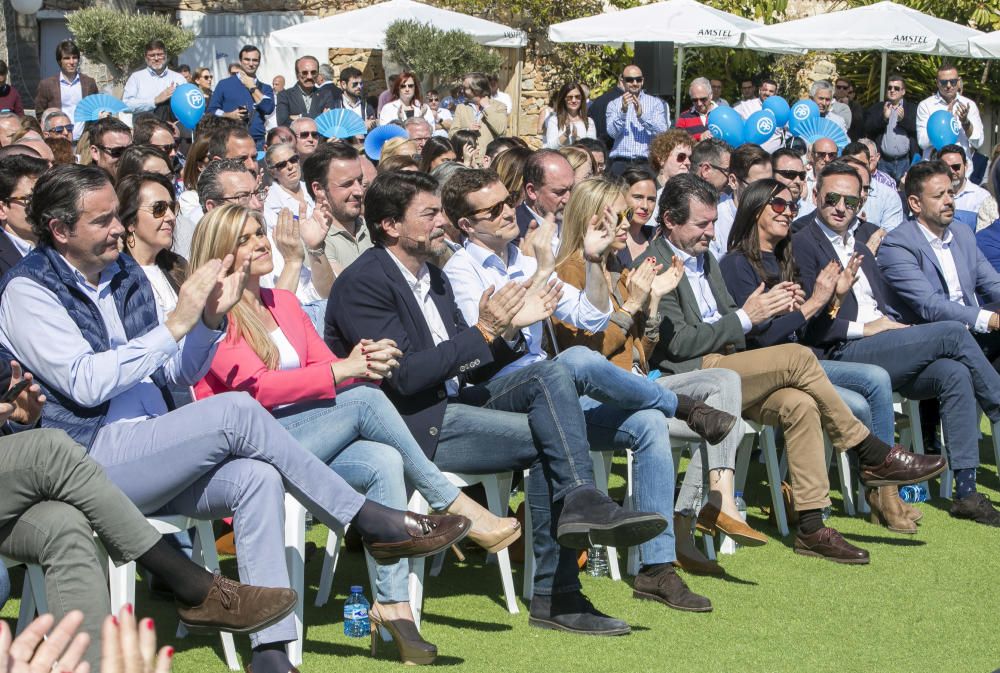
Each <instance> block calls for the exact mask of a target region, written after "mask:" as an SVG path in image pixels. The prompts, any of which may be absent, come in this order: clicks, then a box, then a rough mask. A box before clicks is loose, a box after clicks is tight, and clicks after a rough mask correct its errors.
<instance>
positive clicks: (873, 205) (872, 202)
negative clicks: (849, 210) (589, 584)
mask: <svg viewBox="0 0 1000 673" xmlns="http://www.w3.org/2000/svg"><path fill="white" fill-rule="evenodd" d="M841 157H845V158H848V159H853V160H854V161H856V162H857V163H858V165H859V166H860V167H861V170H862V172H863V173H864V178H865V179H864V180H863V181H862V182H863V184H862V185H861V187H862V196H863V197H864V201H865V203H864V204H863V211H862V213H863V215H864V220H865V221H866V222H871V223H872V224H874V225H876V226H878V227H879V228H880V229H884V230H885V231H887V232H889V231H892V230H893V229H895V228H896V227H898V226H899V225H900V224H902V223H903V202H902V201H901V200H900V198H899V193H898V192H897V191H896V190H894V189H892V188H890V187H886V186H885V185H883V184H882V183H881V182H875V181H874V180H871V172H870V169H869V168H868V166H869V164H870V163H871V155H870V154H869V153H868V147H867V146H866V145H865V144H864V143H849V144H848V145H847V146H846V147H845V148H844V149H843V151H842V152H841Z"/></svg>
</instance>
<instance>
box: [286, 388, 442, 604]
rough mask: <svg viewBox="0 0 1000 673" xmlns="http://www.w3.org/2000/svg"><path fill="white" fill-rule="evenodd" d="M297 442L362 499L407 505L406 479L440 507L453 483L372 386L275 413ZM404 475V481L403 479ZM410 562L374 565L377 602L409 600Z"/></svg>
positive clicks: (390, 404)
mask: <svg viewBox="0 0 1000 673" xmlns="http://www.w3.org/2000/svg"><path fill="white" fill-rule="evenodd" d="M274 416H275V418H277V419H278V422H279V423H281V425H282V426H284V427H285V429H286V430H288V432H289V434H291V435H292V437H294V438H295V439H296V440H298V442H299V443H300V444H301V445H302V447H303V448H305V449H306V450H308V451H311V452H312V453H313V454H314V455H315V456H316V457H317V458H319V459H320V460H322V461H323V462H324V463H326V464H327V465H329V466H330V468H331V469H332V470H333V471H334V472H336V473H337V474H339V475H340V476H341V477H342V478H343V479H344V481H346V482H347V483H348V484H350V485H351V486H352V487H354V488H355V489H357V490H358V491H359V492H361V493H363V494H364V495H365V497H366V498H368V499H369V500H372V501H374V502H377V503H379V504H381V505H385V506H386V507H392V508H393V509H400V510H405V509H406V503H407V497H406V482H409V483H410V484H412V485H413V486H414V487H415V488H416V489H417V490H418V491H420V494H421V495H423V496H424V498H425V499H426V500H427V502H428V504H429V505H430V507H431V509H444V508H445V507H447V506H448V505H450V504H451V503H452V501H454V500H455V498H457V497H458V492H459V491H458V488H457V487H456V486H454V485H452V483H451V482H449V481H448V480H447V479H446V478H445V477H444V475H442V474H441V471H440V470H438V469H437V467H435V466H434V464H433V463H432V462H431V461H430V460H428V459H427V456H426V455H424V452H423V451H422V450H421V449H420V445H418V444H417V442H416V440H415V439H413V435H411V434H410V431H409V430H408V429H407V427H406V424H405V423H404V422H403V419H402V418H401V417H400V416H399V412H397V411H396V409H395V407H393V406H392V403H391V402H390V401H389V399H388V398H387V397H386V396H385V394H384V393H383V392H382V391H381V390H379V389H378V388H376V387H374V386H364V385H363V386H357V387H354V388H351V389H348V390H344V391H343V392H339V393H338V394H337V397H336V399H332V400H322V401H318V402H309V403H306V404H296V405H294V406H291V407H286V408H284V409H278V410H275V412H274ZM404 477H405V481H404ZM408 571H409V564H408V562H407V561H399V562H397V563H393V564H390V565H379V566H378V567H377V572H376V585H375V587H374V591H375V596H376V599H377V600H378V601H379V602H380V603H400V602H404V601H406V600H408V588H407V575H408Z"/></svg>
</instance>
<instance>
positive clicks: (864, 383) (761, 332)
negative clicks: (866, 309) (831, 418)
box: [720, 178, 916, 532]
mask: <svg viewBox="0 0 1000 673" xmlns="http://www.w3.org/2000/svg"><path fill="white" fill-rule="evenodd" d="M798 210H799V206H798V202H797V201H796V200H795V199H794V198H793V197H792V193H791V192H790V191H789V190H788V188H787V187H786V186H785V185H783V184H781V183H780V182H778V181H777V180H772V179H770V178H766V179H764V180H758V181H757V182H755V183H753V184H751V185H750V186H749V187H748V188H747V190H746V191H745V192H744V193H743V195H742V196H741V197H740V205H739V207H738V208H737V209H736V218H735V219H734V220H733V228H732V230H731V231H730V234H729V252H728V253H727V254H726V256H725V257H723V258H722V262H720V268H721V270H722V277H723V278H724V279H725V281H726V287H727V288H728V289H729V293H730V294H731V295H732V297H733V299H734V300H735V302H736V304H737V306H741V305H742V304H743V303H744V302H746V300H747V299H748V298H749V297H750V295H751V294H753V293H754V291H756V290H757V288H758V287H760V285H761V284H763V285H764V286H766V287H768V288H771V287H774V286H778V285H783V284H784V285H792V284H796V285H797V283H798V276H799V272H798V268H797V267H796V264H795V260H794V259H793V257H792V236H791V226H792V220H794V219H795V216H796V215H797V214H798ZM852 279H853V274H850V275H849V274H846V273H842V272H841V268H840V264H839V262H837V261H836V260H834V261H831V262H830V264H829V265H827V267H826V268H825V269H823V271H822V272H820V274H819V276H818V277H817V279H816V286H815V289H814V290H813V293H812V295H810V296H809V297H808V298H806V297H805V295H804V294H803V293H802V291H801V290H798V291H797V295H798V300H797V301H796V302H795V309H794V310H793V311H791V312H789V313H786V314H784V315H780V316H776V317H775V318H773V319H771V320H770V321H768V322H765V323H762V324H760V325H757V326H756V327H754V328H753V330H751V331H750V333H748V334H747V347H748V348H763V347H765V346H775V345H778V344H784V343H790V342H796V341H799V340H800V338H801V337H802V336H803V335H804V334H805V333H806V331H807V330H808V329H809V324H810V321H812V320H813V319H814V318H816V317H817V316H821V315H822V313H823V312H825V311H826V310H827V307H828V305H829V304H830V302H831V300H833V299H834V298H835V297H836V300H837V301H838V302H839V301H840V300H841V299H842V298H843V297H844V296H846V295H847V293H848V292H850V291H851V285H852ZM817 356H818V357H820V361H819V363H820V365H821V366H822V367H823V371H825V372H826V374H827V377H829V379H830V382H831V383H833V385H834V386H836V387H837V392H838V393H839V394H840V397H841V398H842V399H843V400H844V402H845V403H846V404H847V406H848V407H849V408H850V410H851V413H853V414H854V416H855V417H856V418H857V419H858V420H860V421H861V422H862V423H863V424H865V425H866V426H868V427H869V428H870V429H871V431H872V432H873V433H874V434H875V436H876V437H878V438H879V439H880V440H882V441H883V442H886V443H887V444H890V445H891V444H892V443H893V442H894V439H893V436H894V433H895V418H894V416H893V413H894V412H893V408H892V384H891V382H890V379H889V374H888V372H886V371H885V370H884V369H882V368H881V367H876V366H874V365H869V364H861V363H855V362H844V361H834V360H827V359H823V357H822V353H817ZM913 511H914V512H916V510H913ZM914 532H915V530H914Z"/></svg>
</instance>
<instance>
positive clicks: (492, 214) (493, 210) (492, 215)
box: [469, 195, 510, 220]
mask: <svg viewBox="0 0 1000 673" xmlns="http://www.w3.org/2000/svg"><path fill="white" fill-rule="evenodd" d="M508 199H510V196H509V195H508V197H507V198H506V199H504V200H503V201H497V202H496V203H494V204H493V205H492V206H487V207H485V208H480V209H479V210H473V211H472V212H471V213H469V216H470V217H471V216H473V215H479V214H480V213H488V214H489V219H491V220H495V219H497V218H498V217H500V216H501V215H502V214H503V209H504V206H507V205H510V204H508V203H507V201H508Z"/></svg>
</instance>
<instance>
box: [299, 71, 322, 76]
mask: <svg viewBox="0 0 1000 673" xmlns="http://www.w3.org/2000/svg"><path fill="white" fill-rule="evenodd" d="M318 74H319V70H299V76H300V77H308V76H309V75H312V76H314V77H315V76H316V75H318Z"/></svg>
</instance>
